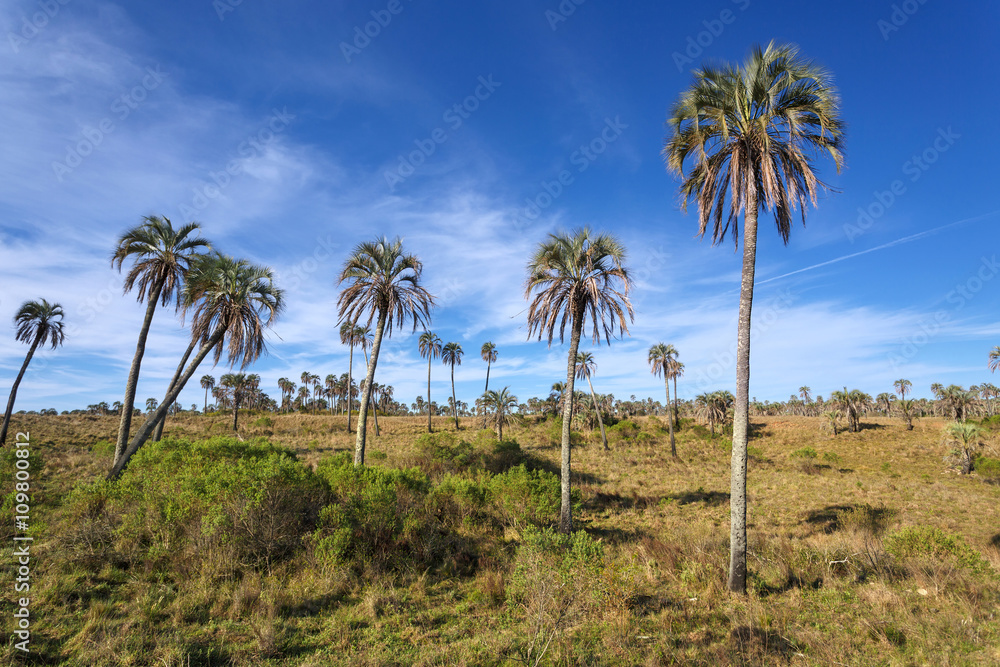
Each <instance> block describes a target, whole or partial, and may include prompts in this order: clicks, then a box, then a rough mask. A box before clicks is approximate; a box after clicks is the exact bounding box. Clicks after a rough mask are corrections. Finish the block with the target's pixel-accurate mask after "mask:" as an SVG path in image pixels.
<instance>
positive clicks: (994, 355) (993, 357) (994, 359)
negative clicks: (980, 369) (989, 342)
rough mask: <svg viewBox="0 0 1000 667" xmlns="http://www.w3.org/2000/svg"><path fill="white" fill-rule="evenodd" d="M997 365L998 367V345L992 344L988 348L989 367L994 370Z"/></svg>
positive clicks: (999, 353)
mask: <svg viewBox="0 0 1000 667" xmlns="http://www.w3.org/2000/svg"><path fill="white" fill-rule="evenodd" d="M998 367H1000V345H997V346H994V347H993V349H992V350H990V363H989V369H990V371H991V372H992V371H996V369H997V368H998Z"/></svg>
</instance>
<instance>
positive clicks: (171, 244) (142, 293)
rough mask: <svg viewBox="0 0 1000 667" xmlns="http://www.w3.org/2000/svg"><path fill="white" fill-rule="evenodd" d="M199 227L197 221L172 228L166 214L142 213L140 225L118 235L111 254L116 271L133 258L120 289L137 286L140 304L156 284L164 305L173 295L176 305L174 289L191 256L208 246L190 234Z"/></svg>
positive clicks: (182, 275) (177, 302) (178, 303)
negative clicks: (162, 215) (160, 286)
mask: <svg viewBox="0 0 1000 667" xmlns="http://www.w3.org/2000/svg"><path fill="white" fill-rule="evenodd" d="M200 228H201V225H199V224H198V223H197V222H191V223H188V224H186V225H184V226H183V227H181V228H180V229H176V230H175V229H174V227H173V224H172V223H171V222H170V219H169V218H167V217H163V218H159V217H157V216H146V217H144V218H143V223H142V224H141V225H138V226H136V227H132V228H131V229H128V230H126V231H125V233H124V234H122V235H121V236H120V237H118V245H117V247H116V248H115V251H114V253H112V255H111V266H112V267H113V268H117V269H118V270H119V271H121V269H122V264H123V263H124V262H125V260H126V259H128V258H129V257H134V258H135V264H133V266H132V268H131V270H129V272H128V274H127V275H126V276H125V283H124V286H123V287H124V291H125V292H130V291H132V288H133V287H135V286H138V288H139V293H138V295H137V298H138V300H139V302H140V303H141V302H143V301H145V300H146V298H148V297H149V296H151V295H152V294H153V292H154V291H155V288H156V286H157V285H162V289H161V291H160V295H159V296H160V303H161V304H162V305H164V306H166V305H167V303H169V302H170V299H171V298H172V297H173V298H174V299H175V301H176V304H177V306H178V307H180V305H181V294H180V290H179V289H178V288H179V287H180V284H181V281H182V279H183V277H184V274H185V272H186V271H187V270H188V268H189V266H190V263H191V259H192V258H193V257H194V256H195V255H196V253H197V251H198V250H199V249H202V248H204V249H208V248H211V244H210V243H209V242H208V241H207V240H206V239H203V238H199V237H197V236H194V233H195V232H196V231H197V230H199V229H200Z"/></svg>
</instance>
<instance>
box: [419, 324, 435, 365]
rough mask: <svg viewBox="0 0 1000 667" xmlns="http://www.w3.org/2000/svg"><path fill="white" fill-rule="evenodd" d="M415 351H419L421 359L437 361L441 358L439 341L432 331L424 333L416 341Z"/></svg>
mask: <svg viewBox="0 0 1000 667" xmlns="http://www.w3.org/2000/svg"><path fill="white" fill-rule="evenodd" d="M417 349H419V350H420V358H421V359H423V358H424V357H428V358H430V359H437V358H438V357H439V356H441V339H440V338H438V337H437V334H435V333H434V332H433V331H425V332H423V333H422V334H420V338H419V339H418V340H417Z"/></svg>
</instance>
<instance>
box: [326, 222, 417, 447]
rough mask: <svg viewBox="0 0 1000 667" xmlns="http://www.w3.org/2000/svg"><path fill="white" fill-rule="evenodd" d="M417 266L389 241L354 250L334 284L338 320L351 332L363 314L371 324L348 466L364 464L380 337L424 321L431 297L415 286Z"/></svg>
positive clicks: (383, 239) (399, 244)
mask: <svg viewBox="0 0 1000 667" xmlns="http://www.w3.org/2000/svg"><path fill="white" fill-rule="evenodd" d="M422 273H423V264H421V262H420V260H419V259H417V257H416V256H415V255H409V254H406V253H405V252H404V251H403V241H402V240H401V239H399V238H396V239H394V240H393V241H389V239H388V238H386V237H384V236H383V237H381V238H378V239H375V240H374V241H367V242H365V243H361V244H359V245H358V246H357V247H355V248H354V250H353V251H352V252H351V255H350V256H349V257H348V258H347V260H346V261H345V262H344V267H343V269H342V270H341V272H340V277H339V280H338V283H339V284H340V285H345V287H344V291H343V292H341V293H340V297H339V298H338V300H337V305H338V307H339V310H340V320H341V321H343V322H350V323H351V324H353V325H355V326H357V324H358V321H359V320H360V319H361V318H362V317H364V316H365V315H366V314H367V317H368V319H367V323H366V324H367V326H371V324H372V322H373V321H375V322H376V324H375V332H374V341H373V342H372V354H371V361H370V362H369V363H368V374H367V376H366V378H365V389H364V391H363V392H362V394H361V407H360V409H359V412H358V435H357V439H356V440H355V444H354V465H362V464H364V462H365V429H366V428H367V421H368V403H369V401H370V400H371V389H372V384H373V382H374V380H375V367H376V365H377V364H378V353H379V349H380V348H381V346H382V337H383V335H385V333H386V329H388V333H389V334H390V335H391V334H392V326H393V322H394V321H395V323H396V325H397V326H402V325H403V322H404V321H405V320H406V319H407V318H411V319H412V320H413V330H414V331H416V329H417V326H418V325H423V324H424V323H425V322H427V321H429V320H430V309H431V306H433V305H434V297H433V296H432V295H431V293H430V292H428V291H427V290H426V289H425V288H424V287H422V286H421V285H420V277H421V274H422Z"/></svg>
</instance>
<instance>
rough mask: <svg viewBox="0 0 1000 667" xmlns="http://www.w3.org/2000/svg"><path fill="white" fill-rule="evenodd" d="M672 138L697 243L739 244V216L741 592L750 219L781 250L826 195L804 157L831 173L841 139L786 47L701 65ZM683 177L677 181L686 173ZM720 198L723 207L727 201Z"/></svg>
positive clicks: (735, 574)
mask: <svg viewBox="0 0 1000 667" xmlns="http://www.w3.org/2000/svg"><path fill="white" fill-rule="evenodd" d="M668 123H669V124H670V125H671V127H672V129H673V131H672V134H671V136H670V138H669V139H668V140H667V142H666V144H665V146H664V149H663V154H664V157H665V158H666V161H667V167H668V169H669V170H670V171H671V172H674V173H676V174H678V175H680V177H681V178H682V184H681V186H680V193H681V196H682V198H683V208H684V210H687V205H688V202H689V201H692V200H694V201H695V202H697V205H698V218H699V231H700V234H701V235H702V236H704V234H705V232H706V231H707V229H708V226H709V222H712V223H713V224H712V241H713V243H719V242H721V241H722V240H723V239H724V238H725V236H726V234H727V233H729V232H730V230H731V231H732V237H733V241H734V243H735V244H737V245H738V244H739V215H740V213H741V212H742V213H744V217H743V222H744V233H743V277H742V285H741V288H740V309H739V321H738V327H737V331H738V333H737V362H736V406H735V411H736V414H735V415H734V426H733V453H732V471H731V503H730V564H729V581H728V587H729V590H730V591H733V592H737V593H745V592H746V549H747V538H746V469H747V453H746V447H747V435H748V431H749V426H750V423H749V414H748V408H749V398H750V311H751V304H752V302H753V287H754V265H755V261H756V253H757V215H758V213H759V211H760V210H761V209H764V210H765V211H766V210H771V211H773V212H774V220H775V222H776V223H777V226H778V234H779V235H780V236H781V238H782V240H783V241H784V242H785V243H786V244H787V243H788V236H789V233H790V231H791V221H792V210H793V209H794V208H795V207H796V206H798V207H801V209H802V220H803V222H805V214H806V207H807V205H808V203H809V201H810V200H811V201H812V202H813V203H814V204H815V202H816V193H817V190H818V189H820V188H825V187H826V186H825V184H823V183H822V182H821V181H820V180H819V179H818V178H817V176H816V173H815V172H814V170H813V163H812V160H811V158H810V156H809V155H808V153H811V152H814V151H815V152H816V153H820V154H822V153H826V154H829V155H830V157H832V158H833V160H834V163H835V164H836V167H837V170H838V171H839V170H840V168H841V166H842V165H843V160H844V157H843V152H842V149H843V130H844V125H843V123H842V122H841V120H840V118H839V98H838V95H837V92H836V89H835V88H834V87H833V85H832V83H831V77H830V75H829V74H827V72H826V71H825V70H823V69H822V68H820V67H818V66H816V65H814V64H813V63H811V62H809V61H807V60H804V59H802V58H800V57H799V55H798V52H797V49H796V47H794V46H789V45H786V46H775V45H774V44H773V43H772V44H769V45H768V47H767V48H766V49H763V50H762V49H761V48H760V47H759V46H758V47H754V48H753V51H752V52H751V55H750V57H749V59H748V60H747V61H746V62H745V63H744V65H743V66H742V67H740V66H733V65H722V66H706V67H703V68H702V69H700V70H697V71H696V72H695V73H694V83H693V84H692V86H691V88H690V89H688V90H686V91H685V92H684V93H682V94H681V97H680V99H679V100H678V101H677V103H676V104H675V105H674V106H673V109H672V111H671V118H670V119H669V121H668ZM689 161H690V162H691V163H693V164H690V165H689V170H688V171H687V173H686V174H685V164H686V163H688V162H689ZM727 197H728V198H729V202H728V206H727V202H726V198H727Z"/></svg>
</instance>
